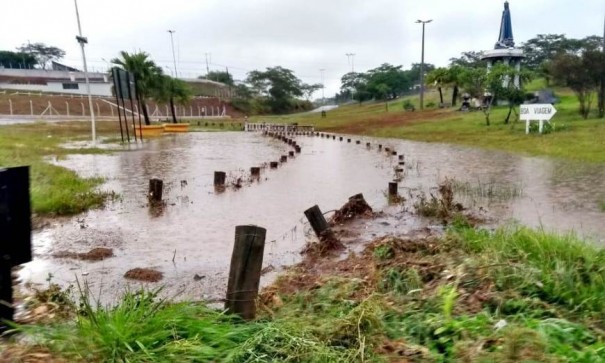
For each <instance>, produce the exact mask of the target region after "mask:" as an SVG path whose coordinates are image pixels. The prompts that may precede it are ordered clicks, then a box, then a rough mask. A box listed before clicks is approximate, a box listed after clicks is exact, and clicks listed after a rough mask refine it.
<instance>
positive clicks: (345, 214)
mask: <svg viewBox="0 0 605 363" xmlns="http://www.w3.org/2000/svg"><path fill="white" fill-rule="evenodd" d="M359 216H365V217H372V216H373V213H372V207H370V205H369V204H368V203H367V202H366V200H365V199H364V198H363V195H362V194H357V195H354V196H352V197H351V198H349V201H348V202H347V203H346V204H345V205H343V206H342V208H340V209H339V210H337V211H336V213H334V216H333V217H332V219H331V220H330V224H332V225H334V224H339V223H344V222H348V221H350V220H352V219H354V218H356V217H359Z"/></svg>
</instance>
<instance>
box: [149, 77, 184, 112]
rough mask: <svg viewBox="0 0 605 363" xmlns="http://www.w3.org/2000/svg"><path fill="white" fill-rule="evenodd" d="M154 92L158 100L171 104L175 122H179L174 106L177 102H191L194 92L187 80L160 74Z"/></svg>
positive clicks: (154, 96)
mask: <svg viewBox="0 0 605 363" xmlns="http://www.w3.org/2000/svg"><path fill="white" fill-rule="evenodd" d="M152 92H153V98H154V99H155V100H156V101H158V102H163V103H169V104H170V112H171V113H172V122H173V123H177V119H176V110H175V108H174V104H175V102H176V103H177V104H181V105H183V104H185V103H187V102H189V100H190V99H191V94H192V92H191V89H190V88H189V85H188V84H187V83H186V82H184V81H181V80H180V79H177V78H172V77H170V76H167V75H160V76H159V77H157V78H156V80H155V84H154V85H153V90H152Z"/></svg>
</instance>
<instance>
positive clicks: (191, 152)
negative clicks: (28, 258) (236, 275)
mask: <svg viewBox="0 0 605 363" xmlns="http://www.w3.org/2000/svg"><path fill="white" fill-rule="evenodd" d="M347 138H351V139H352V142H351V143H347V142H346V139H347ZM338 140H339V139H338V137H337V138H336V140H333V139H332V138H330V139H326V138H318V137H307V136H298V137H296V141H297V143H298V144H299V145H301V146H302V153H301V154H296V156H295V158H289V159H288V161H287V162H286V163H282V164H280V166H279V168H278V169H276V170H270V169H269V168H268V167H267V168H263V169H262V171H261V177H260V178H259V179H258V180H257V181H254V182H251V183H243V187H242V188H241V189H238V190H235V189H233V188H227V189H226V190H225V191H224V192H222V193H217V192H216V191H215V189H214V186H213V175H214V171H225V172H227V174H228V177H227V179H228V180H229V176H231V177H232V178H237V177H239V176H247V175H249V169H250V167H252V166H260V165H264V164H268V163H269V162H270V161H278V160H279V158H280V156H281V155H287V154H288V151H290V150H292V149H291V148H290V147H289V146H288V145H287V144H285V143H283V142H280V141H278V140H274V139H271V138H268V137H263V136H262V135H260V134H253V133H233V132H228V133H220V132H217V133H188V134H182V135H169V136H165V137H162V138H160V139H157V140H153V141H149V142H148V143H146V144H145V146H144V147H143V148H140V149H136V150H131V151H129V152H123V153H115V154H112V155H106V154H103V155H71V156H68V157H67V158H66V159H65V160H59V161H56V163H57V164H59V165H63V166H66V167H69V168H71V169H74V170H76V171H77V172H78V173H79V174H80V175H82V176H85V177H92V176H104V177H106V178H107V183H105V184H104V185H103V186H102V188H103V189H107V190H114V191H116V192H118V193H120V194H121V195H122V199H121V201H117V202H113V203H111V204H109V205H108V206H107V207H106V208H105V209H103V210H95V211H90V212H87V213H85V214H82V215H79V216H77V217H74V218H71V219H67V220H62V221H61V222H55V223H53V225H52V226H51V227H49V228H47V229H44V230H42V231H37V232H35V233H34V255H35V259H34V261H33V262H31V263H28V264H26V265H25V268H24V269H22V270H21V272H20V275H21V278H22V281H32V282H34V283H46V279H47V278H48V277H49V274H52V281H53V282H56V283H59V284H61V285H69V284H73V283H74V282H75V280H76V277H77V278H78V279H79V280H80V281H83V280H87V281H88V284H89V285H90V287H91V289H92V291H93V292H94V293H95V294H96V295H97V296H100V297H101V299H102V300H103V301H106V302H110V301H112V300H113V299H114V298H115V296H116V295H119V294H120V293H121V292H123V291H124V290H125V289H126V288H127V287H128V286H130V287H131V288H136V287H138V286H141V283H139V282H136V281H134V280H127V279H125V278H124V275H125V273H126V272H127V271H129V270H132V269H135V268H147V269H151V270H154V271H158V272H160V273H161V274H162V276H163V278H162V280H161V281H160V282H159V283H155V284H152V285H151V286H160V285H165V288H164V290H163V293H164V294H166V295H167V296H169V297H176V298H177V299H191V300H200V299H210V300H213V299H215V300H217V299H220V298H222V297H223V296H224V292H225V290H226V282H227V274H228V270H229V262H230V260H231V252H232V247H233V239H234V233H235V226H236V225H243V224H255V225H259V226H262V227H265V228H267V244H266V247H265V258H264V264H263V265H264V267H265V268H270V269H271V272H270V273H267V275H266V276H265V275H264V276H263V279H262V283H263V284H266V283H268V282H269V281H270V278H271V277H272V276H275V274H276V273H277V272H278V271H279V270H280V268H281V267H282V266H284V265H290V264H293V263H296V262H298V261H300V254H299V251H300V250H301V249H302V248H303V246H304V244H305V242H306V239H307V236H310V235H311V233H312V232H311V230H310V227H309V226H308V225H307V224H306V223H304V222H305V219H304V215H303V211H304V210H306V209H307V208H309V207H311V206H313V205H315V204H318V205H319V206H320V208H321V209H322V211H323V212H328V211H331V210H336V209H338V208H340V207H341V206H342V205H343V204H344V203H345V202H346V201H347V200H348V198H349V197H350V196H352V195H355V194H357V193H363V194H364V196H365V199H366V200H367V201H368V203H369V204H370V205H371V206H372V208H373V209H374V210H382V209H384V208H385V207H386V206H387V199H386V197H385V195H386V191H387V187H388V182H389V181H391V180H392V179H393V177H394V175H395V172H394V168H396V167H400V165H399V162H400V160H399V158H398V156H387V153H386V152H385V151H384V150H383V151H378V149H377V145H378V144H379V143H380V144H382V145H383V148H384V147H389V148H390V149H395V150H397V152H398V153H399V154H401V153H403V154H404V155H405V165H403V166H401V167H402V168H403V169H404V172H403V173H401V175H403V179H402V181H401V182H400V185H399V191H400V193H401V194H402V195H404V196H406V195H408V194H409V193H412V194H414V193H418V190H423V191H424V192H426V193H430V192H431V188H432V187H434V186H436V185H437V183H438V182H439V181H441V180H443V179H444V178H445V177H449V178H453V179H455V180H456V181H458V182H459V183H460V185H464V187H461V188H460V194H459V195H458V198H459V199H460V198H461V200H462V201H463V204H465V205H473V206H474V207H475V208H479V207H483V208H485V209H487V210H488V211H489V214H490V215H491V216H493V217H495V219H496V221H498V222H501V223H507V222H509V221H511V220H518V221H519V222H520V223H522V224H524V225H529V226H534V227H536V226H543V227H544V228H545V229H547V230H556V231H560V232H561V231H569V230H574V231H576V232H577V233H580V234H582V235H584V236H586V237H587V238H590V239H591V240H593V241H594V242H595V243H597V244H603V243H605V240H604V238H605V224H604V223H603V219H604V218H605V213H603V212H601V211H600V210H599V207H598V204H597V200H599V199H603V200H605V190H604V187H603V182H602V180H604V178H605V170H604V168H603V167H602V165H590V164H581V163H571V162H565V161H556V160H550V159H543V158H526V157H520V156H516V155H510V154H506V153H500V152H491V151H482V150H474V149H469V148H463V147H456V146H448V145H438V144H425V143H417V142H408V141H402V140H388V139H373V138H367V137H363V138H362V137H355V136H350V137H345V139H344V141H343V142H340V141H338ZM356 140H361V143H360V144H356V142H355V141H356ZM367 142H370V143H371V147H370V148H369V149H368V148H367V147H366V143H367ZM154 177H157V178H160V179H162V180H164V185H165V188H164V200H165V201H166V205H165V207H164V208H162V209H161V210H158V209H156V208H149V207H148V205H147V204H148V203H147V199H146V194H147V188H148V183H149V179H151V178H154ZM511 186H512V187H511ZM503 190H504V192H503ZM511 190H512V192H511ZM482 195H490V196H493V195H497V196H498V198H484V197H482ZM399 209H400V207H391V208H388V209H387V211H388V212H387V215H386V216H384V217H383V218H379V219H376V220H364V221H362V222H360V224H359V225H358V226H357V227H356V229H357V230H358V232H359V233H361V235H360V236H359V237H358V238H367V239H372V238H373V237H376V236H377V235H381V234H384V233H389V231H397V232H401V233H406V232H409V231H411V230H413V229H416V228H420V227H424V226H425V224H426V223H425V222H423V221H421V220H419V219H417V218H414V217H411V216H409V215H407V214H402V213H399V212H398V210H399ZM94 248H108V249H112V251H113V257H111V258H107V259H103V260H101V261H98V262H89V261H83V260H78V259H60V258H53V257H52V255H53V254H55V253H57V252H60V251H69V252H72V253H76V254H77V253H86V252H88V251H90V250H91V249H94ZM143 286H147V285H143Z"/></svg>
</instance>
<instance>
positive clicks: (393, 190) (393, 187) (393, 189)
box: [299, 132, 405, 199]
mask: <svg viewBox="0 0 605 363" xmlns="http://www.w3.org/2000/svg"><path fill="white" fill-rule="evenodd" d="M299 134H301V135H306V136H319V137H321V138H327V139H332V140H336V138H337V137H338V140H339V141H341V142H342V141H344V137H342V136H337V135H334V134H327V133H323V132H303V133H299ZM351 142H352V139H350V138H347V143H351ZM355 144H357V145H360V144H361V140H355ZM371 147H372V144H371V143H370V142H366V148H368V149H370V148H371ZM382 150H383V147H382V144H378V151H382ZM384 151H385V152H386V153H387V155H390V156H397V151H396V150H391V149H390V148H388V147H385V148H384ZM404 166H405V159H404V155H402V154H401V155H399V164H398V166H397V167H396V168H395V177H396V179H399V177H400V176H401V173H403V171H404V169H403V167H404ZM388 191H389V192H388V195H389V198H390V199H393V198H396V197H398V196H399V183H398V181H396V180H394V181H392V182H389V186H388Z"/></svg>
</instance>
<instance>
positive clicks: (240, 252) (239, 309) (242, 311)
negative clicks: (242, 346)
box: [225, 226, 267, 320]
mask: <svg viewBox="0 0 605 363" xmlns="http://www.w3.org/2000/svg"><path fill="white" fill-rule="evenodd" d="M266 235H267V230H266V229H265V228H262V227H257V226H236V227H235V243H234V245H233V253H232V255H231V266H230V268H229V281H228V283H227V296H226V299H225V309H226V310H227V311H228V312H229V313H232V314H237V315H239V316H241V317H242V318H243V319H244V320H252V319H254V318H255V317H256V298H257V296H258V288H259V285H260V277H261V270H262V266H263V254H264V251H265V238H266Z"/></svg>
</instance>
